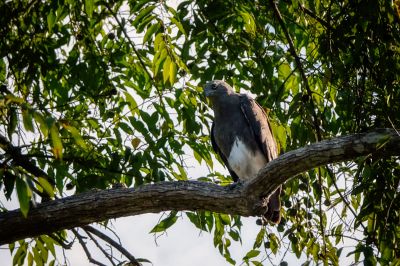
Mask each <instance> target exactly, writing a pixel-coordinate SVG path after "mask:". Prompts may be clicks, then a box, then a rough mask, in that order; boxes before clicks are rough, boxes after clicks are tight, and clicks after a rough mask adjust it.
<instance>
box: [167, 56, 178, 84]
mask: <svg viewBox="0 0 400 266" xmlns="http://www.w3.org/2000/svg"><path fill="white" fill-rule="evenodd" d="M175 80H176V64H175V63H174V62H172V61H171V63H170V67H169V83H171V85H174V84H175Z"/></svg>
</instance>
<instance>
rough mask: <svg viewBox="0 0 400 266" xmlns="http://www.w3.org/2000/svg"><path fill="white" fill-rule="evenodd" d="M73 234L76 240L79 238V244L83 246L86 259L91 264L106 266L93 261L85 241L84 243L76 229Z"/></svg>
mask: <svg viewBox="0 0 400 266" xmlns="http://www.w3.org/2000/svg"><path fill="white" fill-rule="evenodd" d="M72 232H73V233H74V235H75V236H76V238H78V240H79V244H81V246H82V248H83V251H85V254H86V257H87V258H88V260H89V262H90V263H93V264H96V265H99V266H106V265H105V264H103V263H101V262H99V261H97V260H95V259H93V257H92V254H90V251H89V249H88V248H87V246H86V243H85V241H83V237H82V236H81V235H80V234H79V233H78V231H76V230H75V229H72Z"/></svg>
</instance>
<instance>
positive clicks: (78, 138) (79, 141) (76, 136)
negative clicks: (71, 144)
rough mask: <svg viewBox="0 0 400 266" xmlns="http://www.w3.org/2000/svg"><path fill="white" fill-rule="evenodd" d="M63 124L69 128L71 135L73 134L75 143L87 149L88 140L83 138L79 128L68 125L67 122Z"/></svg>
mask: <svg viewBox="0 0 400 266" xmlns="http://www.w3.org/2000/svg"><path fill="white" fill-rule="evenodd" d="M62 126H63V127H64V128H65V129H66V130H68V132H69V133H71V135H72V137H73V138H74V140H75V143H76V144H77V145H79V146H80V147H81V148H83V149H85V150H86V149H87V145H86V142H85V141H84V140H83V138H82V136H81V134H80V133H79V131H78V129H76V128H75V127H73V126H70V125H67V124H65V123H63V124H62Z"/></svg>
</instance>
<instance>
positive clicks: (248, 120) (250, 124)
mask: <svg viewBox="0 0 400 266" xmlns="http://www.w3.org/2000/svg"><path fill="white" fill-rule="evenodd" d="M204 93H205V95H206V96H207V97H208V98H209V99H210V100H211V103H212V108H213V110H214V122H213V125H212V127H211V141H212V146H213V148H214V150H215V151H216V153H218V154H219V155H220V157H221V159H222V161H223V162H224V163H225V165H226V167H227V168H228V170H229V173H230V174H231V176H232V178H233V180H234V181H235V182H236V181H238V180H239V179H240V180H242V181H246V180H249V179H252V178H254V177H255V176H256V175H257V173H258V171H259V170H260V169H261V168H262V167H264V166H265V164H266V163H268V162H269V161H271V160H273V159H275V158H276V157H277V156H278V151H277V146H276V142H275V140H274V137H273V135H272V130H271V127H270V124H269V122H268V118H267V115H266V114H265V112H264V110H263V109H262V108H261V107H260V106H259V105H258V104H257V102H256V101H254V100H253V99H252V98H250V97H249V96H248V95H245V94H238V93H235V92H234V91H233V89H232V88H231V86H229V85H228V84H227V83H226V82H224V81H221V80H214V81H211V82H209V83H207V85H206V86H205V88H204ZM280 193H281V187H279V188H278V189H277V190H276V191H275V192H274V193H272V195H271V196H270V197H269V199H268V210H267V212H266V213H265V214H264V215H263V216H264V218H265V219H266V220H268V221H271V222H274V223H279V221H280V198H279V196H280Z"/></svg>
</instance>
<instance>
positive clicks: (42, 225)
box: [0, 129, 400, 245]
mask: <svg viewBox="0 0 400 266" xmlns="http://www.w3.org/2000/svg"><path fill="white" fill-rule="evenodd" d="M383 143H384V144H383ZM371 153H374V156H391V155H400V136H399V135H398V134H397V133H396V131H395V130H393V129H377V130H375V131H372V132H369V133H362V134H353V135H348V136H344V137H338V138H335V139H331V140H324V141H321V142H318V143H314V144H311V145H309V146H306V147H303V148H300V149H297V150H293V151H290V152H287V153H285V154H283V155H281V156H280V157H278V158H276V159H274V160H272V161H271V162H269V163H268V164H267V165H266V166H265V167H264V168H262V169H261V170H260V172H259V173H258V175H257V177H255V178H254V179H252V180H250V181H248V182H246V183H244V184H242V185H238V186H237V187H236V188H234V189H232V188H229V187H221V186H218V185H216V184H212V183H207V182H200V181H175V182H159V183H156V184H149V185H144V186H141V187H139V188H118V189H109V190H100V191H89V192H85V193H81V194H77V195H73V196H70V197H66V198H62V199H57V200H54V201H49V202H44V203H41V204H38V205H37V207H35V208H32V209H30V211H29V213H28V217H27V218H24V217H23V216H22V214H21V212H20V210H14V211H9V212H3V213H0V245H2V244H6V243H12V242H14V241H16V240H18V239H23V238H27V237H33V236H37V235H41V234H50V233H52V232H56V231H59V230H62V229H69V228H74V227H80V226H85V225H87V224H90V223H93V222H99V221H104V220H106V219H110V218H118V217H123V216H130V215H139V214H143V213H159V212H162V211H168V210H175V211H182V210H191V211H195V210H209V211H212V212H220V213H227V214H235V215H242V216H259V215H261V214H263V213H265V211H266V206H264V205H263V200H262V199H263V198H264V197H266V196H268V195H270V194H271V193H272V192H273V191H275V189H276V188H277V187H278V186H280V185H281V184H283V183H284V182H285V181H286V180H288V179H290V178H292V177H295V176H296V175H298V174H301V173H303V172H305V171H307V170H310V169H313V168H315V167H318V166H321V165H325V164H328V163H335V162H342V161H347V160H352V159H355V158H357V157H360V156H365V155H369V154H371ZM120 206H124V208H121V207H120Z"/></svg>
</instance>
